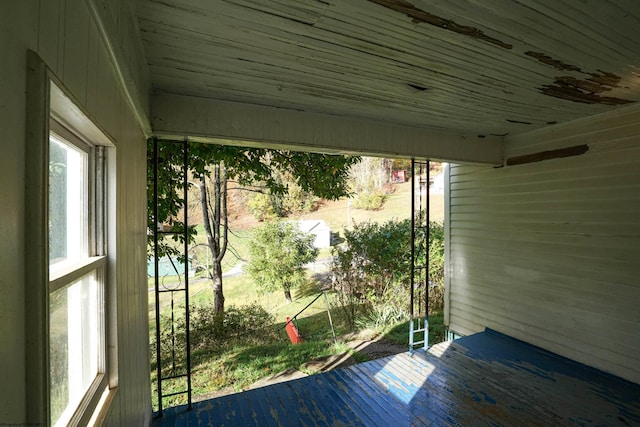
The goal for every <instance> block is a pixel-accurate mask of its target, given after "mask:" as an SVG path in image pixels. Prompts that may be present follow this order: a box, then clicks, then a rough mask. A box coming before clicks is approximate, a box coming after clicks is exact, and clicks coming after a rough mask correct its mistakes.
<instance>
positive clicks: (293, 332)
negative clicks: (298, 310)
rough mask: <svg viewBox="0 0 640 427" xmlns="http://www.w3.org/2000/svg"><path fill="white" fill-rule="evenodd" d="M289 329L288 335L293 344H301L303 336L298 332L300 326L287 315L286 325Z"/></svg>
mask: <svg viewBox="0 0 640 427" xmlns="http://www.w3.org/2000/svg"><path fill="white" fill-rule="evenodd" d="M285 329H286V330H287V335H289V339H290V340H291V342H292V343H293V344H300V343H301V342H302V337H301V336H300V333H299V332H298V328H296V325H294V324H293V322H292V321H291V318H290V317H289V316H287V326H286V327H285Z"/></svg>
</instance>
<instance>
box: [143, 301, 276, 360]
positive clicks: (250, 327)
mask: <svg viewBox="0 0 640 427" xmlns="http://www.w3.org/2000/svg"><path fill="white" fill-rule="evenodd" d="M176 311H177V312H184V306H178V307H177V308H176ZM189 314H190V316H189V322H190V328H189V329H190V332H191V334H190V337H189V338H190V342H191V349H192V350H201V349H208V348H217V347H220V346H225V345H232V344H233V343H237V342H242V343H243V344H246V343H253V344H266V343H269V342H271V341H273V340H275V339H277V336H278V335H277V329H275V327H274V321H275V318H274V317H273V315H272V314H270V313H269V312H268V311H267V310H265V309H264V307H262V306H261V305H259V304H257V303H254V304H250V305H243V306H240V307H236V306H230V307H227V308H226V310H225V312H224V313H223V314H218V315H216V314H215V312H214V309H213V307H212V306H211V304H205V303H201V304H195V305H193V306H192V307H191V309H190V311H189ZM160 322H161V330H160V344H161V346H160V350H161V359H162V360H163V362H164V364H163V370H164V369H166V367H167V366H169V365H171V364H170V363H167V362H169V361H171V360H172V356H175V358H176V364H177V367H178V369H183V368H184V366H183V365H184V363H185V359H184V356H185V355H186V342H187V340H186V328H185V326H186V321H185V317H184V316H180V317H177V318H174V324H173V328H171V317H170V316H168V315H162V316H161V318H160ZM150 354H151V356H152V360H151V364H152V369H156V366H155V363H156V360H155V354H156V340H155V336H152V341H151V353H150Z"/></svg>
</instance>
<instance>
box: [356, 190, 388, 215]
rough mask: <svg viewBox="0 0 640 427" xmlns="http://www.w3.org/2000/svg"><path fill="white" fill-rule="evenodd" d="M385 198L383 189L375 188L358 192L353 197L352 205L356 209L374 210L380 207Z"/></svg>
mask: <svg viewBox="0 0 640 427" xmlns="http://www.w3.org/2000/svg"><path fill="white" fill-rule="evenodd" d="M386 200H387V195H386V194H385V193H384V192H383V191H379V190H375V191H371V192H364V193H359V194H358V195H357V196H356V198H355V199H354V202H353V206H354V207H355V208H357V209H365V210H368V211H375V210H378V209H380V208H381V207H382V205H384V202H385V201H386Z"/></svg>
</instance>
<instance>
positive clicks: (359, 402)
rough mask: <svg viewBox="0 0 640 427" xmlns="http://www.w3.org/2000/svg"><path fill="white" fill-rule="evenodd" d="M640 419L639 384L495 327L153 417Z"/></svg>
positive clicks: (314, 422) (520, 422) (302, 422)
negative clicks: (426, 348)
mask: <svg viewBox="0 0 640 427" xmlns="http://www.w3.org/2000/svg"><path fill="white" fill-rule="evenodd" d="M253 425H257V426H272V425H273V426H409V425H434V426H449V425H451V426H555V425H576V426H640V385H638V384H634V383H631V382H628V381H624V380H622V379H620V378H617V377H614V376H612V375H608V374H606V373H603V372H601V371H598V370H595V369H592V368H589V367H587V366H584V365H581V364H579V363H576V362H573V361H571V360H568V359H565V358H563V357H560V356H558V355H555V354H553V353H549V352H547V351H544V350H542V349H540V348H537V347H534V346H531V345H529V344H526V343H523V342H521V341H518V340H515V339H513V338H510V337H508V336H505V335H502V334H499V333H497V332H494V331H491V330H487V331H485V332H482V333H479V334H475V335H471V336H468V337H464V338H460V339H459V340H456V341H454V342H452V343H442V344H438V345H436V346H433V347H432V348H431V349H430V350H429V351H428V352H427V353H416V354H415V355H414V356H413V357H411V356H409V354H408V353H403V354H398V355H396V356H391V357H386V358H382V359H378V360H373V361H370V362H366V363H361V364H358V365H354V366H350V367H347V368H344V369H338V370H335V371H330V372H326V373H323V374H318V375H313V376H310V377H306V378H302V379H299V380H294V381H290V382H286V383H280V384H274V385H271V386H267V387H263V388H259V389H255V390H250V391H246V392H242V393H237V394H232V395H228V396H223V397H219V398H216V399H211V400H207V401H203V402H198V403H194V405H193V409H192V410H191V411H186V409H185V407H184V406H178V407H175V408H169V409H167V410H166V411H165V413H164V415H163V417H161V418H157V419H155V420H154V422H153V426H157V427H160V426H253Z"/></svg>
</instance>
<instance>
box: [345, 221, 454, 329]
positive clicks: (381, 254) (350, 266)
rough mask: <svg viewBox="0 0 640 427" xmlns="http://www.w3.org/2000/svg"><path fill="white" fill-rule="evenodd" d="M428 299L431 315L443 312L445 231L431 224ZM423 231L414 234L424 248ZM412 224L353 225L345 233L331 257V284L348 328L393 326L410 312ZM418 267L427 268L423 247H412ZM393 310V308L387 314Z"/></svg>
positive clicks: (395, 222) (390, 222) (404, 222)
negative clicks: (371, 325) (390, 323)
mask: <svg viewBox="0 0 640 427" xmlns="http://www.w3.org/2000/svg"><path fill="white" fill-rule="evenodd" d="M429 230H430V233H429V241H430V247H429V279H430V282H431V284H432V286H431V288H430V294H429V297H430V298H429V307H430V309H431V310H441V309H442V307H443V296H444V227H443V226H442V224H439V223H435V222H432V223H430V224H429ZM422 233H424V231H422V232H420V231H418V232H417V234H416V240H417V242H424V234H422ZM410 242H411V220H409V219H406V220H402V221H397V220H391V221H387V222H386V223H383V224H379V223H371V222H369V223H363V224H356V225H355V226H354V228H353V230H351V231H349V230H347V231H345V244H344V245H343V246H342V247H339V248H336V249H334V251H333V255H334V261H333V274H334V277H333V283H334V288H335V289H336V290H337V291H338V295H337V299H338V301H339V305H340V307H341V308H342V310H343V311H344V314H345V317H346V318H347V319H348V321H349V322H350V324H351V325H352V327H354V326H356V320H357V319H358V317H359V316H364V320H361V321H363V322H365V323H373V324H374V325H376V324H380V323H387V322H394V321H397V320H401V319H402V316H401V313H403V312H404V313H408V311H409V305H408V301H409V282H410V275H411V243H410ZM416 254H417V257H418V260H417V261H418V263H424V262H425V258H424V257H425V250H424V245H423V244H420V243H419V244H418V245H417V246H416ZM389 307H391V308H389Z"/></svg>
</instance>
